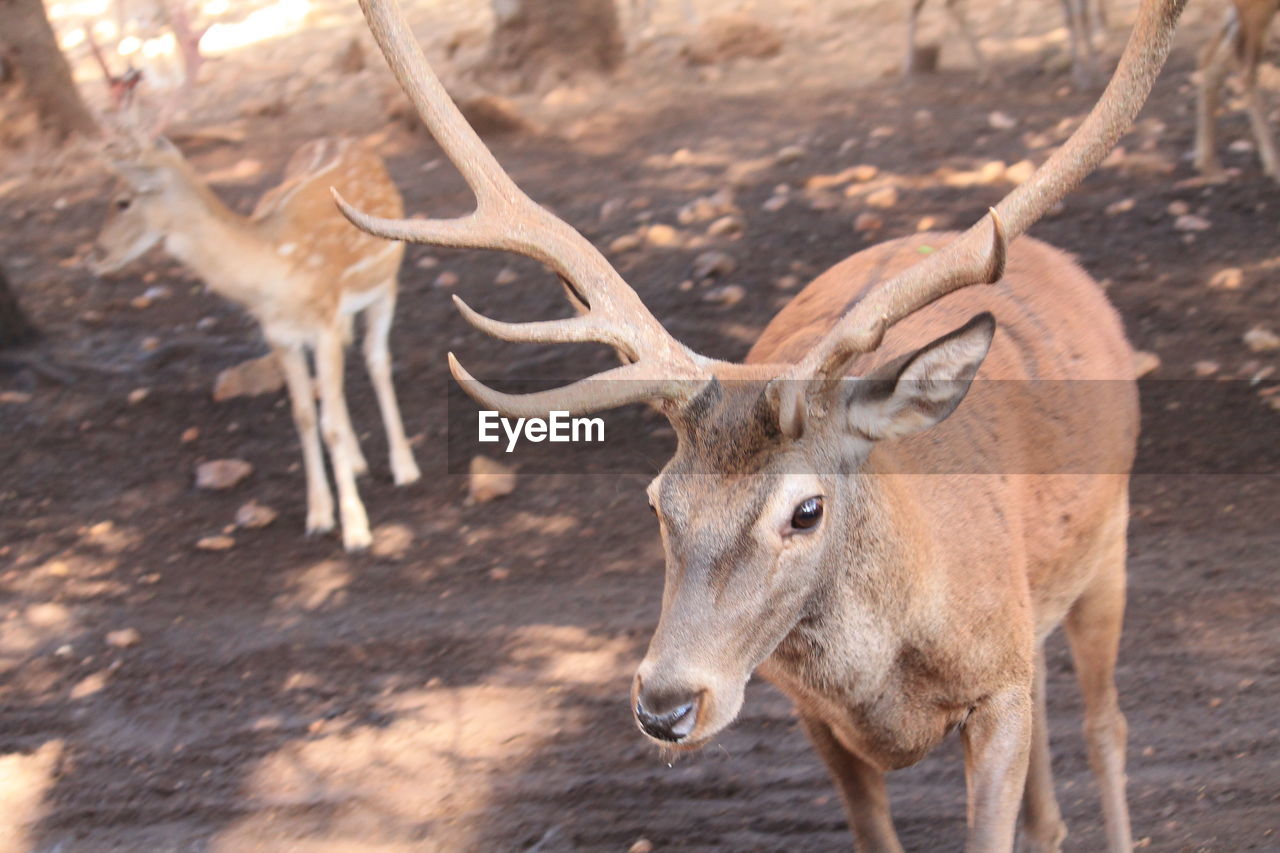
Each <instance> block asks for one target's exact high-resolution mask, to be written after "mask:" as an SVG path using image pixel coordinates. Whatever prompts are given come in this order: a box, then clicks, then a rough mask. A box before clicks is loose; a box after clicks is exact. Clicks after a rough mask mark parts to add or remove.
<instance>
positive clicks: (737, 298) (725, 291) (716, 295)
mask: <svg viewBox="0 0 1280 853" xmlns="http://www.w3.org/2000/svg"><path fill="white" fill-rule="evenodd" d="M746 295H747V291H746V289H745V288H743V287H742V285H740V284H726V285H724V286H722V287H713V288H712V289H711V290H708V291H707V292H706V293H705V294H704V295H703V297H702V299H703V301H705V302H712V303H714V304H716V305H724V306H726V307H728V306H730V305H737V304H738V303H739V302H741V301H742V300H743V298H744V297H745V296H746Z"/></svg>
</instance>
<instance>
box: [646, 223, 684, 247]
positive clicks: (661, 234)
mask: <svg viewBox="0 0 1280 853" xmlns="http://www.w3.org/2000/svg"><path fill="white" fill-rule="evenodd" d="M644 241H645V242H646V243H648V244H649V245H650V246H656V247H658V248H661V249H669V248H672V247H674V246H678V245H680V232H679V231H677V230H676V229H674V228H672V227H671V226H670V225H665V224H663V223H661V222H659V223H657V224H655V225H650V226H649V227H648V228H647V229H645V232H644Z"/></svg>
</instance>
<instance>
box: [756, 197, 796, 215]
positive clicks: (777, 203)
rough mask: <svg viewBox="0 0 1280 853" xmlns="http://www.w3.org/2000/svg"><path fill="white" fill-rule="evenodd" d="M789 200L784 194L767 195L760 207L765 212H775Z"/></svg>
mask: <svg viewBox="0 0 1280 853" xmlns="http://www.w3.org/2000/svg"><path fill="white" fill-rule="evenodd" d="M788 201H790V199H788V198H787V197H786V196H785V195H774V196H769V198H767V199H765V201H764V204H762V205H760V209H761V210H763V211H765V212H767V213H777V212H778V211H779V210H782V208H784V207H786V206H787V202H788Z"/></svg>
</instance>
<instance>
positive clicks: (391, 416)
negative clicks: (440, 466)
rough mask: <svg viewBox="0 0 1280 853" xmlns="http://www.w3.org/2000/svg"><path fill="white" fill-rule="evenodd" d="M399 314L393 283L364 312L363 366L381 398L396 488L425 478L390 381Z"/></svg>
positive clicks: (380, 403)
mask: <svg viewBox="0 0 1280 853" xmlns="http://www.w3.org/2000/svg"><path fill="white" fill-rule="evenodd" d="M395 313H396V289H395V282H394V281H393V282H391V283H390V285H389V286H388V288H387V293H386V295H385V296H382V297H380V298H378V299H377V300H376V301H375V302H374V303H373V304H372V305H370V306H369V308H368V310H367V311H366V312H365V329H364V363H365V367H366V368H368V370H369V378H370V379H371V380H372V381H373V390H374V392H375V393H376V394H377V395H378V408H379V409H380V410H381V411H382V424H383V426H384V427H385V428H386V430H387V447H388V448H389V449H390V452H391V476H392V477H394V478H395V482H396V485H397V486H403V485H406V484H408V483H414V482H417V480H418V478H419V477H421V476H422V475H421V474H420V473H419V472H418V463H417V462H415V461H414V459H413V450H412V449H410V447H409V442H408V440H407V439H406V438H405V435H404V422H403V421H402V420H401V419H400V404H399V403H398V402H397V400H396V388H395V385H394V384H393V383H392V381H391V349H390V347H389V346H388V345H387V338H388V337H389V336H390V334H391V321H392V319H393V318H394V317H395Z"/></svg>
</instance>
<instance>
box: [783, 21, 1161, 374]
mask: <svg viewBox="0 0 1280 853" xmlns="http://www.w3.org/2000/svg"><path fill="white" fill-rule="evenodd" d="M1184 5H1186V0H1145V2H1143V3H1142V4H1141V6H1140V7H1139V9H1138V18H1137V20H1136V21H1135V22H1134V25H1133V32H1132V33H1131V34H1130V35H1129V41H1128V43H1127V44H1126V45H1125V49H1124V54H1123V55H1122V56H1121V57H1120V64H1119V65H1118V66H1117V67H1116V73H1115V74H1114V75H1113V76H1112V78H1111V82H1110V83H1108V84H1107V88H1106V90H1105V91H1104V92H1103V93H1102V97H1101V98H1099V99H1098V102H1097V103H1096V104H1094V107H1093V109H1092V110H1090V111H1089V115H1088V116H1087V117H1086V118H1085V120H1084V122H1083V123H1082V124H1081V125H1080V127H1079V128H1077V129H1076V132H1075V133H1073V134H1071V138H1070V139H1068V140H1067V141H1066V143H1064V144H1063V146H1062V147H1061V148H1059V149H1058V150H1057V151H1055V152H1054V154H1053V156H1052V157H1050V158H1049V159H1048V160H1047V161H1045V163H1044V165H1042V166H1041V167H1040V168H1039V169H1037V170H1036V171H1035V173H1034V174H1033V175H1032V176H1031V178H1030V179H1029V180H1027V181H1026V183H1024V184H1022V185H1021V186H1019V187H1018V188H1017V189H1015V190H1014V191H1013V192H1011V193H1009V194H1008V195H1007V196H1005V197H1004V199H1002V200H1001V201H1000V203H999V204H998V205H996V206H995V207H994V208H992V210H991V213H990V219H991V229H990V230H988V228H987V226H986V225H985V224H984V222H985V219H986V217H984V219H983V220H982V221H979V222H978V223H977V224H976V225H974V226H972V227H971V228H970V229H969V230H968V231H966V232H964V233H963V234H962V235H960V236H959V237H958V238H956V239H955V240H953V241H952V242H951V243H948V244H947V245H946V246H944V247H943V248H942V249H941V250H939V251H938V252H935V253H934V254H932V255H930V256H929V257H928V258H926V259H924V260H922V261H920V262H919V263H917V264H915V265H914V266H912V267H910V268H908V269H906V270H904V271H903V272H901V273H900V274H898V275H896V276H894V277H893V278H891V279H889V280H888V281H885V282H883V283H882V284H880V285H879V286H878V287H876V289H875V290H873V291H872V292H871V293H870V294H868V295H867V296H866V297H865V298H864V299H862V300H861V301H860V302H859V303H858V304H857V305H855V306H854V307H853V309H851V310H850V311H849V313H847V314H845V316H844V317H842V318H841V319H840V321H839V322H837V323H836V325H835V326H834V327H832V328H831V329H830V331H828V332H827V334H826V335H824V336H823V338H822V340H820V341H819V342H818V343H817V345H816V346H815V347H814V348H813V349H812V350H811V351H810V352H809V354H808V355H807V356H806V357H805V358H804V359H803V360H802V361H801V362H800V363H799V364H798V365H796V367H795V368H794V369H793V370H792V371H791V376H792V378H795V379H809V378H814V377H820V378H824V379H836V378H839V377H840V376H842V375H843V374H844V371H845V369H846V368H847V367H848V364H849V361H850V360H851V359H852V358H853V357H854V356H856V355H858V354H860V353H866V352H871V351H873V350H874V349H875V348H876V347H878V346H879V345H880V341H881V339H882V338H883V337H884V333H885V332H886V331H887V330H888V329H889V327H890V326H892V325H893V324H895V323H897V322H898V321H899V320H901V319H902V318H904V317H906V316H908V315H910V314H912V313H914V312H915V311H918V310H920V309H921V308H923V307H925V306H926V305H928V304H929V303H931V302H934V301H935V300H937V299H940V298H942V297H943V296H945V295H946V294H948V293H950V292H952V291H954V290H959V289H961V288H963V287H968V286H969V285H972V284H980V283H984V282H985V283H988V284H990V283H994V282H995V281H997V280H998V279H999V278H1000V275H1001V274H1002V272H1003V269H1004V254H1005V245H1006V242H1007V241H1012V240H1014V239H1015V238H1017V237H1018V236H1019V235H1021V234H1022V233H1023V232H1024V231H1026V230H1027V229H1028V228H1029V227H1031V226H1032V225H1033V224H1035V222H1036V221H1037V220H1039V219H1040V218H1041V217H1042V216H1044V214H1045V213H1046V212H1048V211H1049V210H1050V208H1052V207H1053V206H1054V205H1055V204H1057V203H1058V202H1059V201H1060V200H1061V199H1062V197H1063V196H1065V195H1066V194H1067V193H1068V192H1070V191H1071V190H1072V189H1073V188H1074V187H1075V186H1076V185H1077V184H1078V183H1080V181H1082V180H1083V179H1084V177H1085V176H1086V175H1088V174H1089V173H1090V172H1092V171H1093V170H1094V168H1095V167H1096V166H1097V165H1098V164H1099V163H1101V162H1102V160H1103V158H1104V157H1106V156H1107V154H1108V153H1109V152H1110V151H1111V149H1112V148H1114V147H1115V144H1116V143H1117V142H1118V141H1119V140H1120V137H1121V136H1122V135H1123V134H1124V132H1125V131H1126V130H1128V129H1129V125H1130V124H1131V123H1132V122H1133V119H1134V117H1135V116H1136V115H1137V114H1138V111H1139V110H1140V109H1142V105H1143V104H1144V103H1146V100H1147V95H1148V94H1150V92H1151V87H1152V86H1153V85H1154V84H1155V80H1156V77H1157V76H1158V75H1159V73H1160V69H1161V67H1163V66H1164V61H1165V58H1166V57H1167V56H1168V55H1169V47H1170V44H1171V41H1172V38H1173V30H1174V27H1175V25H1176V24H1177V22H1178V16H1179V15H1181V14H1182V7H1183V6H1184Z"/></svg>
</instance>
